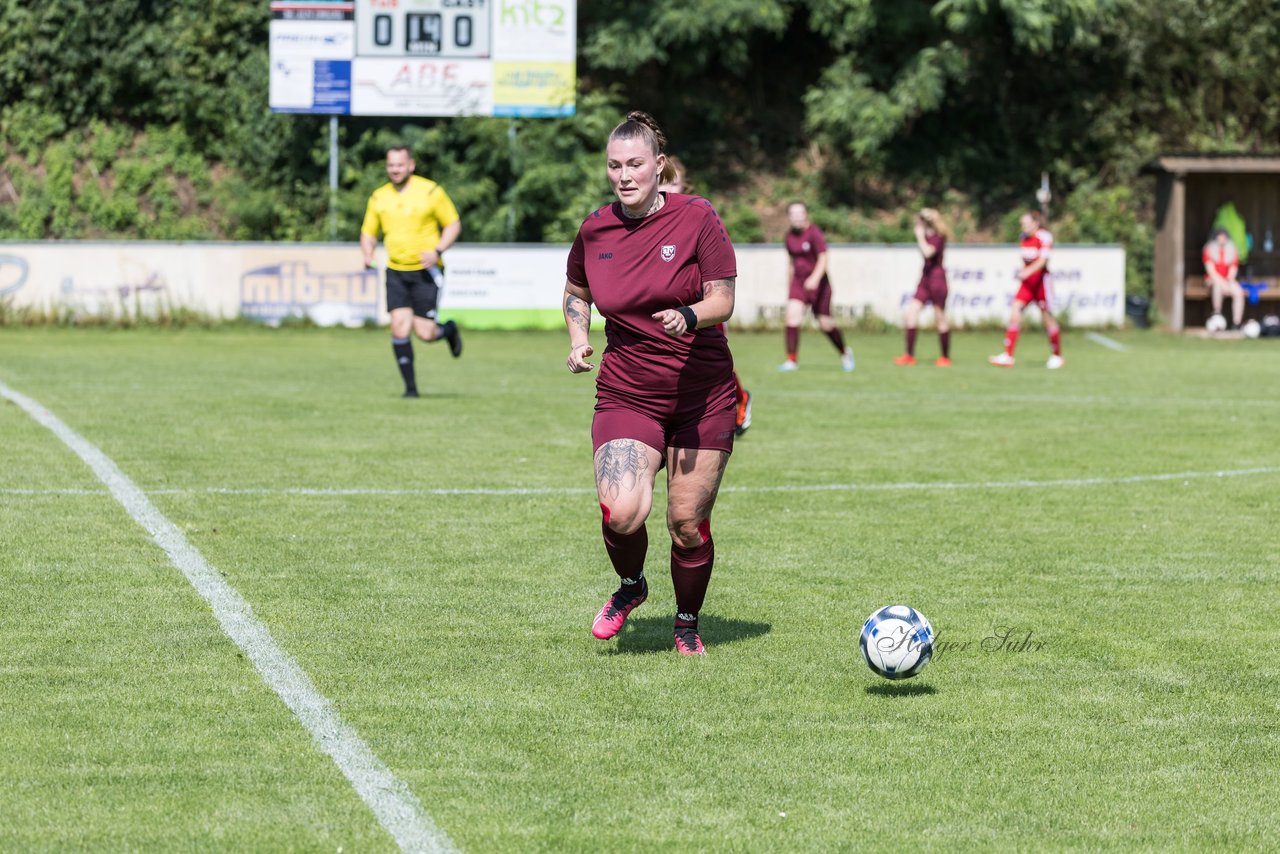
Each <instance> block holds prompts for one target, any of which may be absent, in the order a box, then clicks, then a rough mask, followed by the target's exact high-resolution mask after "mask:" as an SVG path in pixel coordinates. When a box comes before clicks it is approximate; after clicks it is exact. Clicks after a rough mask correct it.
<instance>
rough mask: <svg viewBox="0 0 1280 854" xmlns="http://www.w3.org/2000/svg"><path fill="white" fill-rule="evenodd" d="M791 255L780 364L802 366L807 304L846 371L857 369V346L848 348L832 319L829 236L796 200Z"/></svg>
mask: <svg viewBox="0 0 1280 854" xmlns="http://www.w3.org/2000/svg"><path fill="white" fill-rule="evenodd" d="M787 220H788V221H789V223H790V225H791V228H790V229H789V230H788V231H787V237H786V244H787V255H788V256H789V257H790V259H791V284H790V285H789V287H788V290H787V316H786V323H787V360H786V361H785V362H783V363H782V364H781V365H779V366H778V370H780V371H794V370H797V369H798V368H799V367H800V363H799V354H800V323H801V321H803V320H804V310H805V308H806V307H809V308H812V309H813V314H814V316H815V317H816V318H818V328H819V329H821V330H822V331H823V332H825V333H826V334H827V337H828V338H830V339H831V343H832V344H833V345H834V346H835V348H836V352H837V353H839V354H840V364H841V366H842V367H843V368H844V369H845V370H846V371H852V370H853V367H854V365H853V349H852V348H851V347H846V346H845V343H844V335H842V334H841V333H840V330H839V328H838V327H837V326H836V323H835V321H834V320H832V319H831V279H830V278H828V277H827V239H826V237H824V236H823V234H822V229H820V228H818V227H817V226H816V225H814V224H813V223H812V222H810V221H809V209H808V208H807V207H806V206H805V204H804V202H792V203H791V205H789V206H788V207H787Z"/></svg>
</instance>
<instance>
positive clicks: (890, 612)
mask: <svg viewBox="0 0 1280 854" xmlns="http://www.w3.org/2000/svg"><path fill="white" fill-rule="evenodd" d="M858 645H859V646H860V647H861V648H862V657H863V659H865V660H866V662H867V666H868V667H870V668H871V672H872V673H875V674H876V675H877V676H883V677H884V678H885V679H908V678H910V677H912V676H915V675H916V674H917V673H919V672H920V671H921V670H924V668H925V665H927V664H928V663H929V659H931V658H933V626H931V625H929V621H928V620H927V619H925V616H924V614H921V613H920V612H919V611H917V610H916V609H915V608H912V607H910V606H909V605H885V606H884V607H883V608H879V609H877V610H876V611H875V612H874V613H873V614H872V615H871V616H870V617H867V621H866V622H865V623H863V624H862V637H861V638H859V639H858Z"/></svg>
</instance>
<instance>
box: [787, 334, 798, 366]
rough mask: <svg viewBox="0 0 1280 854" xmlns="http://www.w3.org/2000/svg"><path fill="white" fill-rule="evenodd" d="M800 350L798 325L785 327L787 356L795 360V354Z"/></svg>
mask: <svg viewBox="0 0 1280 854" xmlns="http://www.w3.org/2000/svg"><path fill="white" fill-rule="evenodd" d="M799 352H800V327H799V326H788V327H787V358H788V359H791V360H792V361H795V358H796V355H797V354H798V353H799Z"/></svg>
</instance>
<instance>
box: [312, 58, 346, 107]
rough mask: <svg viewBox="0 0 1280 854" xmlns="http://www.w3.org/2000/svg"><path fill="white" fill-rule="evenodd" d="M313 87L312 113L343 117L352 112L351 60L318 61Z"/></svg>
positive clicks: (316, 62)
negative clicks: (337, 114)
mask: <svg viewBox="0 0 1280 854" xmlns="http://www.w3.org/2000/svg"><path fill="white" fill-rule="evenodd" d="M313 85H314V94H313V95H312V100H311V111H312V112H315V113H339V114H341V115H347V114H348V113H350V112H351V62H350V61H349V60H344V59H317V60H316V61H315V77H314V83H313Z"/></svg>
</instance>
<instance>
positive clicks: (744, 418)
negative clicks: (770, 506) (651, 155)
mask: <svg viewBox="0 0 1280 854" xmlns="http://www.w3.org/2000/svg"><path fill="white" fill-rule="evenodd" d="M667 163H669V164H671V169H672V171H673V177H672V178H671V180H670V181H663V182H662V183H661V184H659V185H658V192H659V193H686V194H687V193H690V192H692V191H693V188H692V186H691V185H690V184H689V181H688V179H687V178H686V175H687V173H686V172H685V168H684V164H683V163H681V162H680V158H678V157H676V156H675V155H674V154H669V155H667ZM720 329H721V331H723V332H724V333H725V334H726V335H727V334H728V332H729V330H728V328H727V326H726V325H725V324H723V323H722V324H720ZM733 385H734V389H735V391H736V393H737V395H738V412H737V424H736V426H735V427H734V428H733V432H734V435H736V436H741V435H742V434H743V433H745V432H747V429H748V428H749V427H750V426H751V392H749V391H747V387H746V386H744V385H743V384H742V380H740V379H738V372H737V371H734V372H733Z"/></svg>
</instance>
